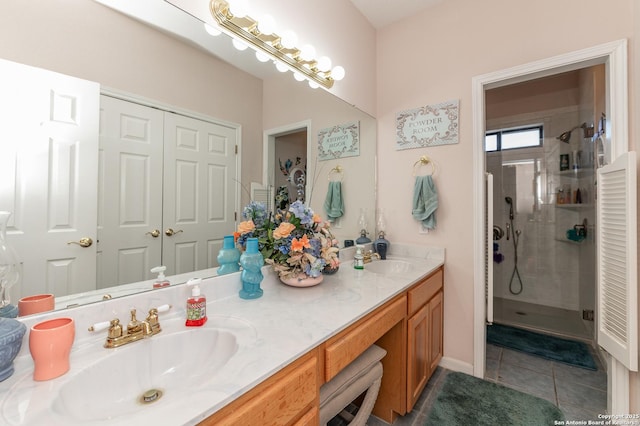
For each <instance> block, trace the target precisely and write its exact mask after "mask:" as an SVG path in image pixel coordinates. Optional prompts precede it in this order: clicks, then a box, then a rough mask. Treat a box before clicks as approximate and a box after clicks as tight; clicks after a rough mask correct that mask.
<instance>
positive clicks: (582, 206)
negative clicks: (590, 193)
mask: <svg viewBox="0 0 640 426" xmlns="http://www.w3.org/2000/svg"><path fill="white" fill-rule="evenodd" d="M556 207H557V208H559V209H569V210H581V209H591V208H593V207H594V206H593V204H556Z"/></svg>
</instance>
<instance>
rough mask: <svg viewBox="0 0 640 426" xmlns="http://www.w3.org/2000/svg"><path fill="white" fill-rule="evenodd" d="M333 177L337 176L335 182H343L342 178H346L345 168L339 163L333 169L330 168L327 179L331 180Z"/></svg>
mask: <svg viewBox="0 0 640 426" xmlns="http://www.w3.org/2000/svg"><path fill="white" fill-rule="evenodd" d="M332 177H336V180H335V182H342V179H344V170H343V169H342V166H340V165H338V166H335V167H334V168H333V169H331V170H329V175H328V176H327V179H328V180H329V181H331V178H332Z"/></svg>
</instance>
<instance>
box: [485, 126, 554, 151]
mask: <svg viewBox="0 0 640 426" xmlns="http://www.w3.org/2000/svg"><path fill="white" fill-rule="evenodd" d="M542 138H543V132H542V125H540V126H528V127H520V128H516V129H503V130H497V131H492V132H487V134H486V135H485V143H484V147H485V151H486V152H494V151H506V150H509V149H518V148H533V147H538V146H542Z"/></svg>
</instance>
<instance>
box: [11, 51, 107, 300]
mask: <svg viewBox="0 0 640 426" xmlns="http://www.w3.org/2000/svg"><path fill="white" fill-rule="evenodd" d="M0 75H1V76H2V79H0V93H2V96H0V117H2V118H1V119H2V125H0V141H2V155H0V183H1V185H2V191H0V210H8V211H12V212H13V213H14V214H13V216H12V221H11V223H9V228H8V238H9V240H10V242H11V243H12V244H13V246H14V247H15V250H16V251H17V253H18V255H19V256H20V257H21V258H22V261H23V271H24V278H23V280H22V288H14V289H13V291H12V298H13V299H14V300H17V299H18V298H20V297H23V296H26V295H30V294H37V293H43V292H46V293H54V294H55V295H56V296H62V295H67V294H72V293H78V292H82V291H86V290H91V289H93V288H94V285H95V275H96V248H95V245H94V244H92V245H88V246H86V247H85V246H83V245H81V244H73V243H74V242H78V241H80V240H82V239H83V238H95V232H96V206H97V201H96V186H97V173H96V170H97V168H98V167H97V166H98V164H97V159H98V121H99V115H98V111H99V91H100V87H99V85H98V84H97V83H94V82H89V81H86V80H81V79H78V78H74V77H69V76H65V75H62V74H58V73H54V72H51V71H46V70H42V69H38V68H32V67H29V66H25V65H21V64H16V63H13V62H9V61H4V60H0Z"/></svg>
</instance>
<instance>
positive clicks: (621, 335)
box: [597, 152, 638, 402]
mask: <svg viewBox="0 0 640 426" xmlns="http://www.w3.org/2000/svg"><path fill="white" fill-rule="evenodd" d="M636 191H637V184H636V155H635V152H627V153H625V154H623V155H621V156H620V157H618V159H616V161H615V162H614V163H613V164H611V165H609V166H605V167H602V168H601V169H598V221H597V223H598V232H597V239H598V240H597V246H598V310H597V312H598V314H599V316H598V324H597V327H598V344H599V345H600V346H602V347H603V348H604V349H605V350H606V351H607V352H609V353H610V354H611V356H612V357H613V358H615V359H617V360H618V361H620V362H621V363H622V364H623V365H624V366H625V367H626V368H627V369H629V370H631V371H637V370H638V325H637V321H638V299H637V263H636V262H637V251H636V250H637V223H636V222H637V208H636V193H637V192H636ZM627 402H628V401H627Z"/></svg>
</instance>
